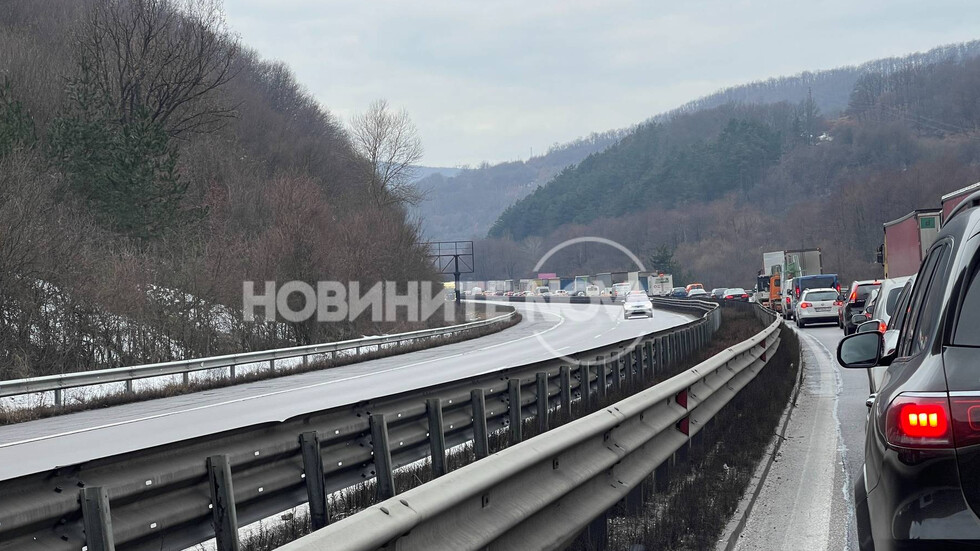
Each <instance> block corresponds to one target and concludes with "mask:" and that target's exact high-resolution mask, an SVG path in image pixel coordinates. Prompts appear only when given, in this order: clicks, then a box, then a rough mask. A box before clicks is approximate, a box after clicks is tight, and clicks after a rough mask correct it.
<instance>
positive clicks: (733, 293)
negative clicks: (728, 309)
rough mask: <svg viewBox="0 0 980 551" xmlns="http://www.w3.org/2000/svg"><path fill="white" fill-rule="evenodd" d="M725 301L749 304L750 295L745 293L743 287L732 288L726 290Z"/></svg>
mask: <svg viewBox="0 0 980 551" xmlns="http://www.w3.org/2000/svg"><path fill="white" fill-rule="evenodd" d="M725 301H726V302H748V301H749V294H748V293H747V292H745V289H743V288H741V287H732V288H731V289H725Z"/></svg>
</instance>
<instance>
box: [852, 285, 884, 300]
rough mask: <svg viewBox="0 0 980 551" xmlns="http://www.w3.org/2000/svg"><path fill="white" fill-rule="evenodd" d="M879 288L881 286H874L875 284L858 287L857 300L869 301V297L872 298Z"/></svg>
mask: <svg viewBox="0 0 980 551" xmlns="http://www.w3.org/2000/svg"><path fill="white" fill-rule="evenodd" d="M879 287H881V285H874V284H871V283H867V284H865V285H858V288H857V299H858V300H868V297H870V296H871V293H873V292H874V291H875V290H876V289H878V288H879Z"/></svg>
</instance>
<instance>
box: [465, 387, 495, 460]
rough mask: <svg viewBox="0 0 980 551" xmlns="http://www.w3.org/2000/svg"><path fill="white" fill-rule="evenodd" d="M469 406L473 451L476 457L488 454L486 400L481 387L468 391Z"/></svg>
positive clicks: (480, 457) (479, 457)
mask: <svg viewBox="0 0 980 551" xmlns="http://www.w3.org/2000/svg"><path fill="white" fill-rule="evenodd" d="M470 407H471V408H472V409H473V452H474V453H475V454H476V458H477V459H483V458H484V457H486V456H488V455H490V442H489V440H488V436H487V402H486V397H485V396H484V394H483V389H482V388H474V389H473V390H471V391H470Z"/></svg>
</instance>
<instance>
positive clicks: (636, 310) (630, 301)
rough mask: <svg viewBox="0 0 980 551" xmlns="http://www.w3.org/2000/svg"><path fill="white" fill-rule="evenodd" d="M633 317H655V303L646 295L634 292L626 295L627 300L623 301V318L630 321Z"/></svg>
mask: <svg viewBox="0 0 980 551" xmlns="http://www.w3.org/2000/svg"><path fill="white" fill-rule="evenodd" d="M633 316H643V317H646V318H652V317H653V303H652V302H650V297H648V296H647V295H646V293H643V292H633V293H630V294H628V295H626V300H624V301H623V318H624V319H630V318H631V317H633Z"/></svg>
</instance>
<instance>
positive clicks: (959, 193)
mask: <svg viewBox="0 0 980 551" xmlns="http://www.w3.org/2000/svg"><path fill="white" fill-rule="evenodd" d="M975 191H980V182H977V183H975V184H973V185H971V186H966V187H965V188H960V189H958V190H956V191H953V192H950V193H947V194H946V195H943V196H942V199H941V201H942V209H943V216H942V220H940V221H941V222H942V225H945V224H946V220H948V219H949V214H950V213H951V212H953V209H954V208H956V205H959V204H960V202H962V201H963V199H966V198H967V196H969V195H970V194H971V193H973V192H975Z"/></svg>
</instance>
